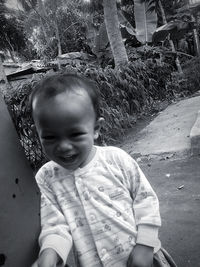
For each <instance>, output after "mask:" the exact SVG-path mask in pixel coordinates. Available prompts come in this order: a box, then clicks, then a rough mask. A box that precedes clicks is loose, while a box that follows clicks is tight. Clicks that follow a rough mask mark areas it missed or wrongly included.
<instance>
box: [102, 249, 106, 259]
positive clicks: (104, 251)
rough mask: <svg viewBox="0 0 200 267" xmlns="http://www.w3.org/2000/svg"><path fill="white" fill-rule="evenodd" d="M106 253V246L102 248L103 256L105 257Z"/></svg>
mask: <svg viewBox="0 0 200 267" xmlns="http://www.w3.org/2000/svg"><path fill="white" fill-rule="evenodd" d="M106 253H107V249H106V248H102V250H101V257H103V256H104V255H105V254H106Z"/></svg>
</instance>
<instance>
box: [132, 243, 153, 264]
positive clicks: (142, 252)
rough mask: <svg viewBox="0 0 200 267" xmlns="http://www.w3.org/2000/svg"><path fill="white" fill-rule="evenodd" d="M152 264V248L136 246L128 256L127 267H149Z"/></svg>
mask: <svg viewBox="0 0 200 267" xmlns="http://www.w3.org/2000/svg"><path fill="white" fill-rule="evenodd" d="M152 264H153V248H152V247H148V246H144V245H140V244H136V245H135V247H134V248H133V250H132V252H131V253H130V255H129V258H128V261H127V267H151V266H152Z"/></svg>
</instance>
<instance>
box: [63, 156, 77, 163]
mask: <svg viewBox="0 0 200 267" xmlns="http://www.w3.org/2000/svg"><path fill="white" fill-rule="evenodd" d="M76 157H77V154H69V155H68V154H66V155H60V156H59V159H61V160H62V161H63V162H72V161H74V160H75V159H76Z"/></svg>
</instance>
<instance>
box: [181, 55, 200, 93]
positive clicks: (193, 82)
mask: <svg viewBox="0 0 200 267" xmlns="http://www.w3.org/2000/svg"><path fill="white" fill-rule="evenodd" d="M183 73H184V78H185V83H183V84H182V86H184V89H185V90H187V91H188V94H190V93H194V92H196V91H198V90H200V58H199V57H195V58H193V59H192V60H189V61H187V62H186V63H185V64H184V65H183Z"/></svg>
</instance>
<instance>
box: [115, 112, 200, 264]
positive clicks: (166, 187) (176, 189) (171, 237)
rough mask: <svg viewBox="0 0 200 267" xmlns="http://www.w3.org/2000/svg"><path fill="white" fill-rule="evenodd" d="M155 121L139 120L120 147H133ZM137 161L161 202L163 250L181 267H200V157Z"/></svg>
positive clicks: (159, 157) (147, 118)
mask: <svg viewBox="0 0 200 267" xmlns="http://www.w3.org/2000/svg"><path fill="white" fill-rule="evenodd" d="M154 117H155V116H149V117H146V118H144V119H142V120H139V121H138V122H137V123H136V125H135V127H133V129H131V130H130V131H129V132H128V133H127V134H126V136H124V138H123V140H121V142H120V143H119V144H118V146H119V147H121V148H127V147H130V146H131V145H132V144H133V143H134V141H135V140H137V139H138V138H139V135H140V134H139V133H140V131H141V130H142V129H143V128H145V127H146V126H147V125H148V124H149V123H150V122H151V121H152V120H153V119H154ZM124 144H125V146H124ZM129 144H130V146H129ZM169 145H170V144H169ZM136 160H138V159H137V158H136ZM138 161H139V162H138V164H139V165H140V167H141V169H142V170H143V172H144V173H145V175H146V176H147V178H148V180H149V181H150V183H151V185H152V187H153V188H154V190H155V192H156V193H157V195H158V198H159V202H160V212H161V218H162V227H161V229H160V239H161V242H162V245H163V247H164V248H165V249H166V250H168V251H169V253H170V254H171V255H172V256H173V258H174V260H175V262H176V264H177V265H178V267H200V260H199V255H200V252H199V251H200V155H199V156H196V157H190V156H188V157H184V158H177V157H176V158H168V157H166V155H165V154H160V155H159V156H158V157H155V158H151V157H150V159H148V157H146V159H145V158H144V159H143V160H141V161H140V158H139V160H138Z"/></svg>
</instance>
